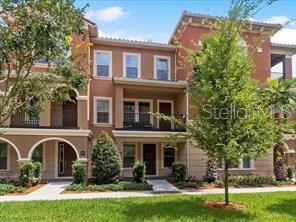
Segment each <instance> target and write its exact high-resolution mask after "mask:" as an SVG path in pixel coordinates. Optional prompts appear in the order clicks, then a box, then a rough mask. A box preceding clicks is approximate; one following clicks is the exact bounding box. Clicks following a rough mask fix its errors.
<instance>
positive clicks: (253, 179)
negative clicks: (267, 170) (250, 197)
mask: <svg viewBox="0 0 296 222" xmlns="http://www.w3.org/2000/svg"><path fill="white" fill-rule="evenodd" d="M228 182H229V185H233V186H261V185H273V184H275V179H274V177H272V176H230V177H229V180H228Z"/></svg>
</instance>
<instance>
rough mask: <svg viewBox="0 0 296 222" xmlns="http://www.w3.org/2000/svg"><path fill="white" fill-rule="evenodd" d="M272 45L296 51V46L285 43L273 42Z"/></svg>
mask: <svg viewBox="0 0 296 222" xmlns="http://www.w3.org/2000/svg"><path fill="white" fill-rule="evenodd" d="M271 45H272V46H275V47H283V48H291V49H296V45H295V44H285V43H277V42H272V43H271Z"/></svg>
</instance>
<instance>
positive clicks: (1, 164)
mask: <svg viewBox="0 0 296 222" xmlns="http://www.w3.org/2000/svg"><path fill="white" fill-rule="evenodd" d="M7 159H8V146H7V143H2V142H1V143H0V170H7V163H8V161H7Z"/></svg>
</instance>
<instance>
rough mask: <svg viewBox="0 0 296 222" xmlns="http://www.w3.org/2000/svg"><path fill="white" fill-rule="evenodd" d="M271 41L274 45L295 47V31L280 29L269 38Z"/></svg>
mask: <svg viewBox="0 0 296 222" xmlns="http://www.w3.org/2000/svg"><path fill="white" fill-rule="evenodd" d="M271 41H272V42H275V43H283V44H294V45H296V29H291V28H287V29H282V30H281V31H279V32H278V33H276V34H275V35H274V36H272V37H271Z"/></svg>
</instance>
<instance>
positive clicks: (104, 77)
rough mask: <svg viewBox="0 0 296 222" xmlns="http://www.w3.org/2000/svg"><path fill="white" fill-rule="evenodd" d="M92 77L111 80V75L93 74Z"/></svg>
mask: <svg viewBox="0 0 296 222" xmlns="http://www.w3.org/2000/svg"><path fill="white" fill-rule="evenodd" d="M93 78H94V79H98V80H112V77H111V76H95V75H93Z"/></svg>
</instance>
